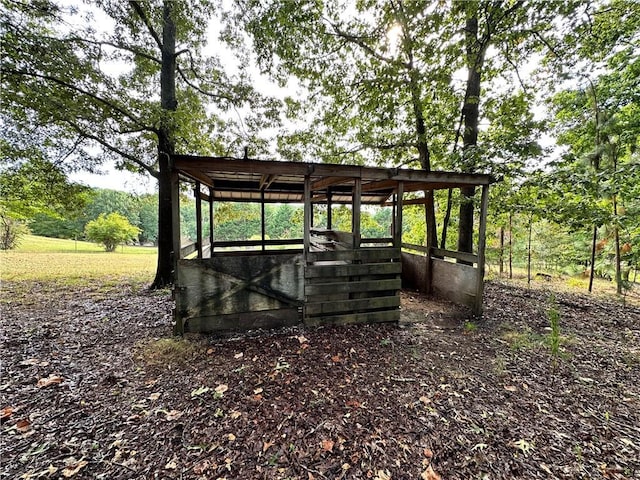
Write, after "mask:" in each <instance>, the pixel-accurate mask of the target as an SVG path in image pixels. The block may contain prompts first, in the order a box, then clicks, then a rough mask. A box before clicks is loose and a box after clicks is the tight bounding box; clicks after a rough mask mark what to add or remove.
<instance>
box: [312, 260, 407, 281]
mask: <svg viewBox="0 0 640 480" xmlns="http://www.w3.org/2000/svg"><path fill="white" fill-rule="evenodd" d="M401 272H402V264H401V263H400V262H385V263H361V264H347V265H308V266H307V268H306V269H305V273H304V276H305V278H307V279H309V278H327V277H328V278H335V277H347V276H353V275H388V274H394V273H396V274H399V273H401Z"/></svg>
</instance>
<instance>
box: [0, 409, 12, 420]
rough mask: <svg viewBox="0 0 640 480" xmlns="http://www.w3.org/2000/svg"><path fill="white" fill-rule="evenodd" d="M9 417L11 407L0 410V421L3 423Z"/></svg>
mask: <svg viewBox="0 0 640 480" xmlns="http://www.w3.org/2000/svg"><path fill="white" fill-rule="evenodd" d="M11 415H13V407H4V408H3V409H2V410H0V421H3V422H4V421H5V420H6V419H8V418H9V417H10V416H11Z"/></svg>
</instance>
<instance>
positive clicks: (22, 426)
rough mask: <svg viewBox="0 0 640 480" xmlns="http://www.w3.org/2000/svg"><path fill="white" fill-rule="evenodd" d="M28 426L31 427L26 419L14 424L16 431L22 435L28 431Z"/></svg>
mask: <svg viewBox="0 0 640 480" xmlns="http://www.w3.org/2000/svg"><path fill="white" fill-rule="evenodd" d="M30 426H31V422H29V420H26V419H22V420H18V421H17V422H16V428H17V429H18V431H19V432H22V433H25V432H27V431H29V427H30Z"/></svg>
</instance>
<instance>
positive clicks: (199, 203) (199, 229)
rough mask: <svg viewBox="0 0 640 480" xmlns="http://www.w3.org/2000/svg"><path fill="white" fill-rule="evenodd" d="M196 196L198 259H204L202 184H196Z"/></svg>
mask: <svg viewBox="0 0 640 480" xmlns="http://www.w3.org/2000/svg"><path fill="white" fill-rule="evenodd" d="M194 194H195V196H196V248H197V249H198V258H202V200H201V199H200V182H196V186H195V188H194Z"/></svg>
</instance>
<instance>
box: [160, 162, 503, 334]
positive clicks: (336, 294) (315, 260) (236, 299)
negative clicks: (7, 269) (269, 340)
mask: <svg viewBox="0 0 640 480" xmlns="http://www.w3.org/2000/svg"><path fill="white" fill-rule="evenodd" d="M171 167H172V199H173V222H174V224H173V230H174V239H173V243H174V249H173V251H174V266H175V278H176V283H175V286H174V298H175V302H176V308H175V310H174V319H175V322H176V324H175V325H176V326H175V330H176V333H184V332H216V331H225V330H247V329H253V328H260V327H276V326H285V325H291V324H295V323H299V322H301V321H302V322H304V323H305V324H307V325H325V324H343V323H361V322H387V321H397V320H398V319H399V315H400V312H399V306H400V296H399V290H400V289H401V287H402V285H406V286H410V287H413V288H417V289H419V290H421V291H424V292H428V293H435V294H437V295H439V296H443V297H445V298H448V299H451V300H453V301H455V302H458V303H463V304H465V305H468V306H469V307H470V308H471V309H472V310H473V312H474V313H475V314H479V313H480V312H481V310H482V294H483V277H484V249H485V241H484V237H485V228H486V214H487V202H488V188H489V185H490V183H491V182H492V179H491V177H490V176H489V175H480V174H461V173H453V172H424V171H422V170H410V169H399V168H372V167H363V166H353V165H333V164H318V163H302V162H277V161H262V160H251V159H238V158H231V157H197V156H187V155H174V156H172V158H171ZM184 181H187V182H190V183H192V184H193V185H194V193H195V197H196V220H197V232H196V236H197V239H196V242H195V243H193V244H190V245H186V246H183V245H181V243H180V215H179V212H180V209H179V199H180V183H181V182H184ZM469 186H473V187H481V188H482V200H481V204H480V216H479V219H480V220H479V242H478V246H477V253H476V254H470V253H460V252H455V251H450V250H442V249H438V248H436V246H434V245H426V246H422V245H411V244H406V243H403V242H402V219H403V205H405V204H412V205H415V204H424V203H425V202H426V201H427V199H426V197H421V196H420V195H421V193H417V192H425V191H429V190H437V189H453V188H462V187H469ZM412 193H414V195H413V198H411V199H406V200H405V195H406V194H412ZM203 201H205V202H208V204H209V208H208V211H207V214H208V216H209V224H210V225H211V228H210V235H209V238H206V239H205V238H203V232H202V219H203V209H202V202H203ZM215 202H256V203H260V205H261V238H260V240H255V241H254V240H250V241H248V240H242V241H216V240H215V229H214V228H213V227H214V225H213V223H214V215H213V205H214V203H215ZM266 203H295V204H301V205H303V206H304V228H303V238H296V239H287V240H269V239H268V238H266V229H265V208H264V206H265V204H266ZM318 204H320V205H324V206H325V207H326V209H327V228H326V229H318V228H314V226H313V223H314V218H313V207H314V205H318ZM333 205H350V206H351V211H352V228H351V232H340V231H336V230H333V229H332V206H333ZM362 205H381V206H391V207H392V208H393V215H392V217H393V218H392V227H391V230H392V231H391V232H390V236H389V237H385V238H374V239H370V238H368V239H365V240H364V241H363V239H362V235H361V231H360V212H361V208H362ZM430 228H435V227H434V226H431V227H430ZM427 238H428V237H427ZM247 247H251V248H254V249H255V250H253V251H246V250H236V251H229V248H236V249H239V248H247ZM274 248H277V250H275V249H274ZM194 253H195V256H196V258H190V259H187V258H185V257H186V256H188V255H190V254H191V255H193V254H194Z"/></svg>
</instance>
